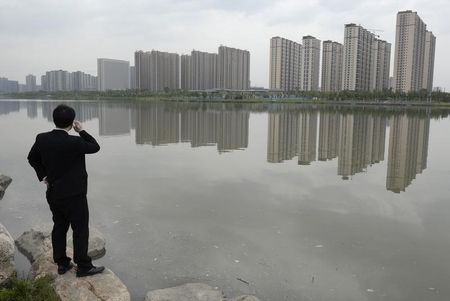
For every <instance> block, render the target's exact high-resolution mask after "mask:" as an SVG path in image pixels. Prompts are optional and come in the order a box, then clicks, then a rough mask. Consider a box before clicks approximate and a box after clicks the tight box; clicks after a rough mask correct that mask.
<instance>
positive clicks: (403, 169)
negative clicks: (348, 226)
mask: <svg viewBox="0 0 450 301" xmlns="http://www.w3.org/2000/svg"><path fill="white" fill-rule="evenodd" d="M317 116H318V114H317V113H315V112H298V111H297V112H295V111H277V112H273V113H269V116H268V141H267V161H268V162H270V163H280V162H283V161H284V160H291V159H293V158H294V157H295V156H298V164H300V165H307V164H310V163H311V162H313V161H315V159H316V140H317V139H318V140H319V143H318V148H317V159H318V160H319V161H327V160H332V159H335V158H337V165H338V168H337V175H339V176H341V178H342V179H344V180H348V179H350V178H351V177H352V176H353V175H355V174H357V173H361V172H365V171H367V168H368V167H370V166H372V165H373V164H377V163H380V162H382V161H383V160H384V156H385V141H386V128H387V119H388V117H386V116H384V115H381V114H350V113H338V112H337V111H334V112H327V111H323V112H320V121H319V135H318V138H317V137H316V133H317ZM390 124H391V129H390V137H389V158H388V164H387V165H388V172H387V179H386V188H387V189H388V190H390V191H393V192H400V191H405V188H406V187H407V186H408V185H409V184H410V183H411V181H412V180H413V179H414V178H415V176H416V174H418V173H421V172H422V171H423V170H424V169H425V168H426V166H427V155H428V137H429V127H430V119H429V118H423V117H417V116H407V115H398V114H397V115H393V117H391V119H390Z"/></svg>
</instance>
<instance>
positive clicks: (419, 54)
mask: <svg viewBox="0 0 450 301" xmlns="http://www.w3.org/2000/svg"><path fill="white" fill-rule="evenodd" d="M427 37H428V38H429V41H430V43H429V44H427ZM435 41H436V39H435V37H434V36H432V34H431V32H430V33H429V34H427V26H426V24H425V23H424V22H423V21H422V19H421V18H420V17H419V15H418V14H417V12H413V11H411V10H407V11H400V12H398V14H397V25H396V34H395V55H394V83H395V90H396V91H401V92H409V91H419V90H421V89H422V88H426V89H428V88H429V87H432V86H433V76H432V74H433V71H434V48H435ZM427 46H428V52H427V49H426V48H427ZM425 55H427V57H426V58H425ZM425 60H426V61H427V62H425ZM425 64H426V69H427V70H425ZM430 74H431V76H430ZM424 80H426V83H424ZM429 89H430V90H431V88H429Z"/></svg>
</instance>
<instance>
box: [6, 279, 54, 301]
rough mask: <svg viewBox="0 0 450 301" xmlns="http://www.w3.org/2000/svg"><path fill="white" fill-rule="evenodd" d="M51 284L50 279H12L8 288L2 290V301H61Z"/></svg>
mask: <svg viewBox="0 0 450 301" xmlns="http://www.w3.org/2000/svg"><path fill="white" fill-rule="evenodd" d="M50 282H51V278H50V277H43V278H39V279H36V280H33V279H17V278H16V279H12V280H11V282H10V284H9V285H8V286H7V287H5V288H3V289H0V301H60V299H59V297H58V296H57V295H56V293H55V291H54V290H53V288H52V286H51V284H50Z"/></svg>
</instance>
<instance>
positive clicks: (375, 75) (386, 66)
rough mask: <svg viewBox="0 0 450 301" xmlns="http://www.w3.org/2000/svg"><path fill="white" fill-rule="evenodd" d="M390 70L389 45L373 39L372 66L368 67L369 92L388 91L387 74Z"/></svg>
mask: <svg viewBox="0 0 450 301" xmlns="http://www.w3.org/2000/svg"><path fill="white" fill-rule="evenodd" d="M390 68H391V44H390V43H388V42H386V41H383V40H379V39H375V40H374V42H373V45H372V65H371V67H370V69H371V70H370V72H371V75H370V90H371V91H384V90H388V89H389V72H390Z"/></svg>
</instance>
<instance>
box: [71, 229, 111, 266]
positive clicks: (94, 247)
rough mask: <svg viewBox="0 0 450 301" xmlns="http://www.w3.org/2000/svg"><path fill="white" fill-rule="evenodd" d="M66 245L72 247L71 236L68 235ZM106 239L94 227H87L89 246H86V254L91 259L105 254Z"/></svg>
mask: <svg viewBox="0 0 450 301" xmlns="http://www.w3.org/2000/svg"><path fill="white" fill-rule="evenodd" d="M68 245H69V246H70V247H73V240H72V237H71V236H70V237H69V240H68ZM105 245H106V240H105V237H104V236H103V234H102V233H101V232H100V231H99V230H97V229H96V228H94V227H90V228H89V246H88V255H89V256H90V257H91V258H92V259H99V258H102V257H103V256H105V253H106V249H105Z"/></svg>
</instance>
